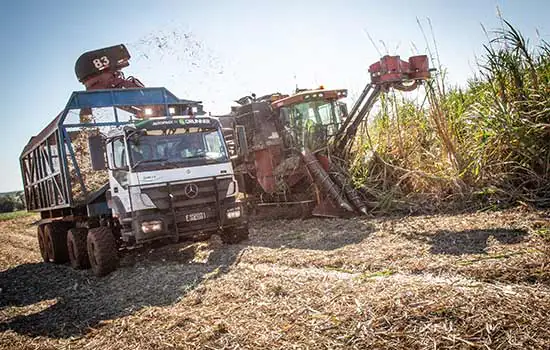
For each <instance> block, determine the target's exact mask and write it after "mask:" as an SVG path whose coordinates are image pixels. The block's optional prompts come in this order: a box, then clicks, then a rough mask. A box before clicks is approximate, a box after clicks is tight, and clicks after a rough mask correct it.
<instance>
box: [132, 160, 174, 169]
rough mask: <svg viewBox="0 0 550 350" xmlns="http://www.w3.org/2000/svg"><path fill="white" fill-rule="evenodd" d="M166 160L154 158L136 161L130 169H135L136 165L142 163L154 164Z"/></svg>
mask: <svg viewBox="0 0 550 350" xmlns="http://www.w3.org/2000/svg"><path fill="white" fill-rule="evenodd" d="M166 161H168V158H155V159H141V160H138V161H137V162H136V163H135V164H134V166H133V167H132V168H136V167H137V166H138V165H140V164H143V163H155V162H166Z"/></svg>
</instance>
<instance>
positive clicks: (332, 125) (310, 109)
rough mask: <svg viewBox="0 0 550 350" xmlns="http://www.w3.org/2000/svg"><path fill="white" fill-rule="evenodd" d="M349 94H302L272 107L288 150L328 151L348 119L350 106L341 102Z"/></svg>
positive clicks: (322, 91) (326, 90) (343, 92)
mask: <svg viewBox="0 0 550 350" xmlns="http://www.w3.org/2000/svg"><path fill="white" fill-rule="evenodd" d="M345 97H347V90H344V89H340V90H328V89H324V87H322V86H321V87H319V88H318V89H314V90H298V91H297V92H296V93H295V94H293V95H291V96H287V97H283V98H280V99H276V100H274V101H273V102H272V103H271V107H272V108H273V110H274V111H275V113H276V114H277V115H278V119H279V122H280V123H281V125H282V130H283V140H284V141H285V147H286V148H289V149H290V148H294V149H299V150H302V149H303V148H304V147H307V148H309V149H320V148H322V147H325V146H326V145H327V143H328V141H329V139H330V138H331V137H332V136H334V135H335V134H336V132H337V131H338V129H339V128H340V125H341V123H342V121H343V120H344V119H346V117H347V110H346V107H345V106H346V105H345V104H344V103H342V102H341V101H340V100H341V99H343V98H345Z"/></svg>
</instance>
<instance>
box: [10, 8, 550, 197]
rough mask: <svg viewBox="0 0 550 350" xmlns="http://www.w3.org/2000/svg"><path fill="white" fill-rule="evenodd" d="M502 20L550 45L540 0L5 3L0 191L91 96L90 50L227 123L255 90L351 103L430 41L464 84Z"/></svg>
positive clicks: (452, 77)
mask: <svg viewBox="0 0 550 350" xmlns="http://www.w3.org/2000/svg"><path fill="white" fill-rule="evenodd" d="M497 8H498V10H497ZM497 12H500V13H502V15H503V16H504V18H506V19H507V20H508V21H510V22H511V23H513V24H514V25H515V26H516V27H517V28H519V29H520V30H521V31H522V32H523V34H524V35H525V36H527V37H529V38H531V40H532V41H534V42H535V43H536V41H537V40H538V37H539V36H540V37H541V38H543V39H546V40H549V39H550V38H549V36H550V24H548V14H549V13H550V2H548V1H544V0H541V1H535V0H524V1H519V0H515V1H513V0H445V1H443V0H415V1H409V0H392V1H371V0H359V1H351V0H350V1H347V0H341V1H328V0H316V1H308V0H304V1H296V0H293V1H289V0H277V1H241V0H233V1H223V0H220V1H205V0H204V1H191V0H188V1H176V0H174V1H169V0H158V1H153V0H150V1H144V0H118V1H104V0H94V1H74V0H49V1H42V0H34V1H31V0H17V1H15V0H0V47H1V50H0V67H2V70H1V71H0V106H2V113H1V117H0V120H1V122H2V123H3V127H2V130H3V131H4V135H3V136H2V137H0V165H1V167H2V169H1V171H0V192H5V191H12V190H19V189H21V188H22V182H21V175H20V169H19V162H18V158H19V154H20V152H21V150H22V149H23V147H24V146H25V144H26V143H27V141H28V140H29V138H30V137H31V136H33V135H35V134H37V133H38V132H39V131H40V130H41V129H42V128H43V127H45V126H46V125H47V123H48V122H50V121H51V120H52V119H53V118H54V117H55V116H56V115H57V114H58V113H59V112H60V111H61V110H62V109H63V108H64V106H65V104H66V102H67V100H68V98H69V96H70V94H71V92H72V91H75V90H83V86H82V85H81V84H80V83H79V82H78V80H77V79H76V76H75V74H74V64H75V62H76V59H77V58H78V57H79V56H80V55H81V54H82V53H84V52H86V51H90V50H94V49H98V48H102V47H107V46H112V45H116V44H120V43H123V44H125V45H127V47H128V49H129V51H130V54H131V55H132V58H131V59H130V67H128V68H126V69H125V70H124V72H125V73H126V75H133V76H136V77H138V78H139V79H140V80H141V81H142V82H143V83H144V84H145V85H146V86H164V87H166V88H168V89H169V90H170V91H172V92H173V93H175V94H176V95H177V96H178V97H180V98H185V99H194V100H200V101H203V103H204V107H205V110H206V111H210V112H212V113H213V114H223V113H226V112H228V111H229V109H230V106H231V105H232V101H233V100H236V99H238V98H240V97H242V96H244V95H248V94H250V93H251V92H255V93H256V94H258V95H264V94H267V93H271V92H275V91H279V92H283V93H289V92H291V91H292V90H293V89H294V88H295V87H296V86H299V87H300V88H313V87H317V86H319V85H324V86H325V87H327V88H348V89H349V90H350V96H351V97H352V98H353V96H357V95H358V94H359V92H360V91H361V90H362V88H363V87H364V85H365V84H367V83H368V73H367V69H368V66H369V65H370V64H372V63H374V62H375V61H377V60H378V59H379V57H380V56H381V55H384V54H387V53H389V54H392V55H394V54H397V55H401V57H402V58H406V57H409V56H411V55H415V54H427V53H429V52H431V53H434V52H436V50H435V47H434V41H435V42H436V44H437V46H436V48H437V53H438V54H439V59H440V62H441V64H442V66H443V67H444V68H445V69H446V70H447V72H448V82H449V84H451V85H464V84H465V83H466V81H467V79H468V78H469V77H471V76H472V75H473V74H474V71H475V69H476V57H479V55H481V54H482V53H483V46H482V45H483V44H484V43H486V42H487V35H486V33H485V32H484V31H483V29H482V25H483V26H484V27H485V28H486V29H487V30H488V31H491V30H494V29H498V28H499V27H501V25H502V23H501V21H500V19H499V17H498V16H497ZM423 32H424V34H425V35H426V37H427V39H425V38H424V34H423ZM434 39H435V40H434ZM428 45H429V46H430V49H429V50H430V51H429V52H428ZM349 102H352V101H349Z"/></svg>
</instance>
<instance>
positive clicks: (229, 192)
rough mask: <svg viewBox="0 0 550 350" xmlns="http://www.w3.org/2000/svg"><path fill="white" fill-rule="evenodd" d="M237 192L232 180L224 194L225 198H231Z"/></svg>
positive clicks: (235, 183) (235, 184) (234, 182)
mask: <svg viewBox="0 0 550 350" xmlns="http://www.w3.org/2000/svg"><path fill="white" fill-rule="evenodd" d="M237 191H238V186H237V181H235V180H233V181H231V183H230V184H229V186H228V187H227V193H226V194H225V196H226V197H233V196H234V195H236V194H237Z"/></svg>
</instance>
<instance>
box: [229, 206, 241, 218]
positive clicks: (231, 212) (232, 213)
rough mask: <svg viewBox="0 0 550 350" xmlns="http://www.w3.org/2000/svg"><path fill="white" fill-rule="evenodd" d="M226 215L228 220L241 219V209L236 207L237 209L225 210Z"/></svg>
mask: <svg viewBox="0 0 550 350" xmlns="http://www.w3.org/2000/svg"><path fill="white" fill-rule="evenodd" d="M226 215H227V218H228V219H236V218H240V217H241V208H239V207H237V208H232V209H227V213H226Z"/></svg>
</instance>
